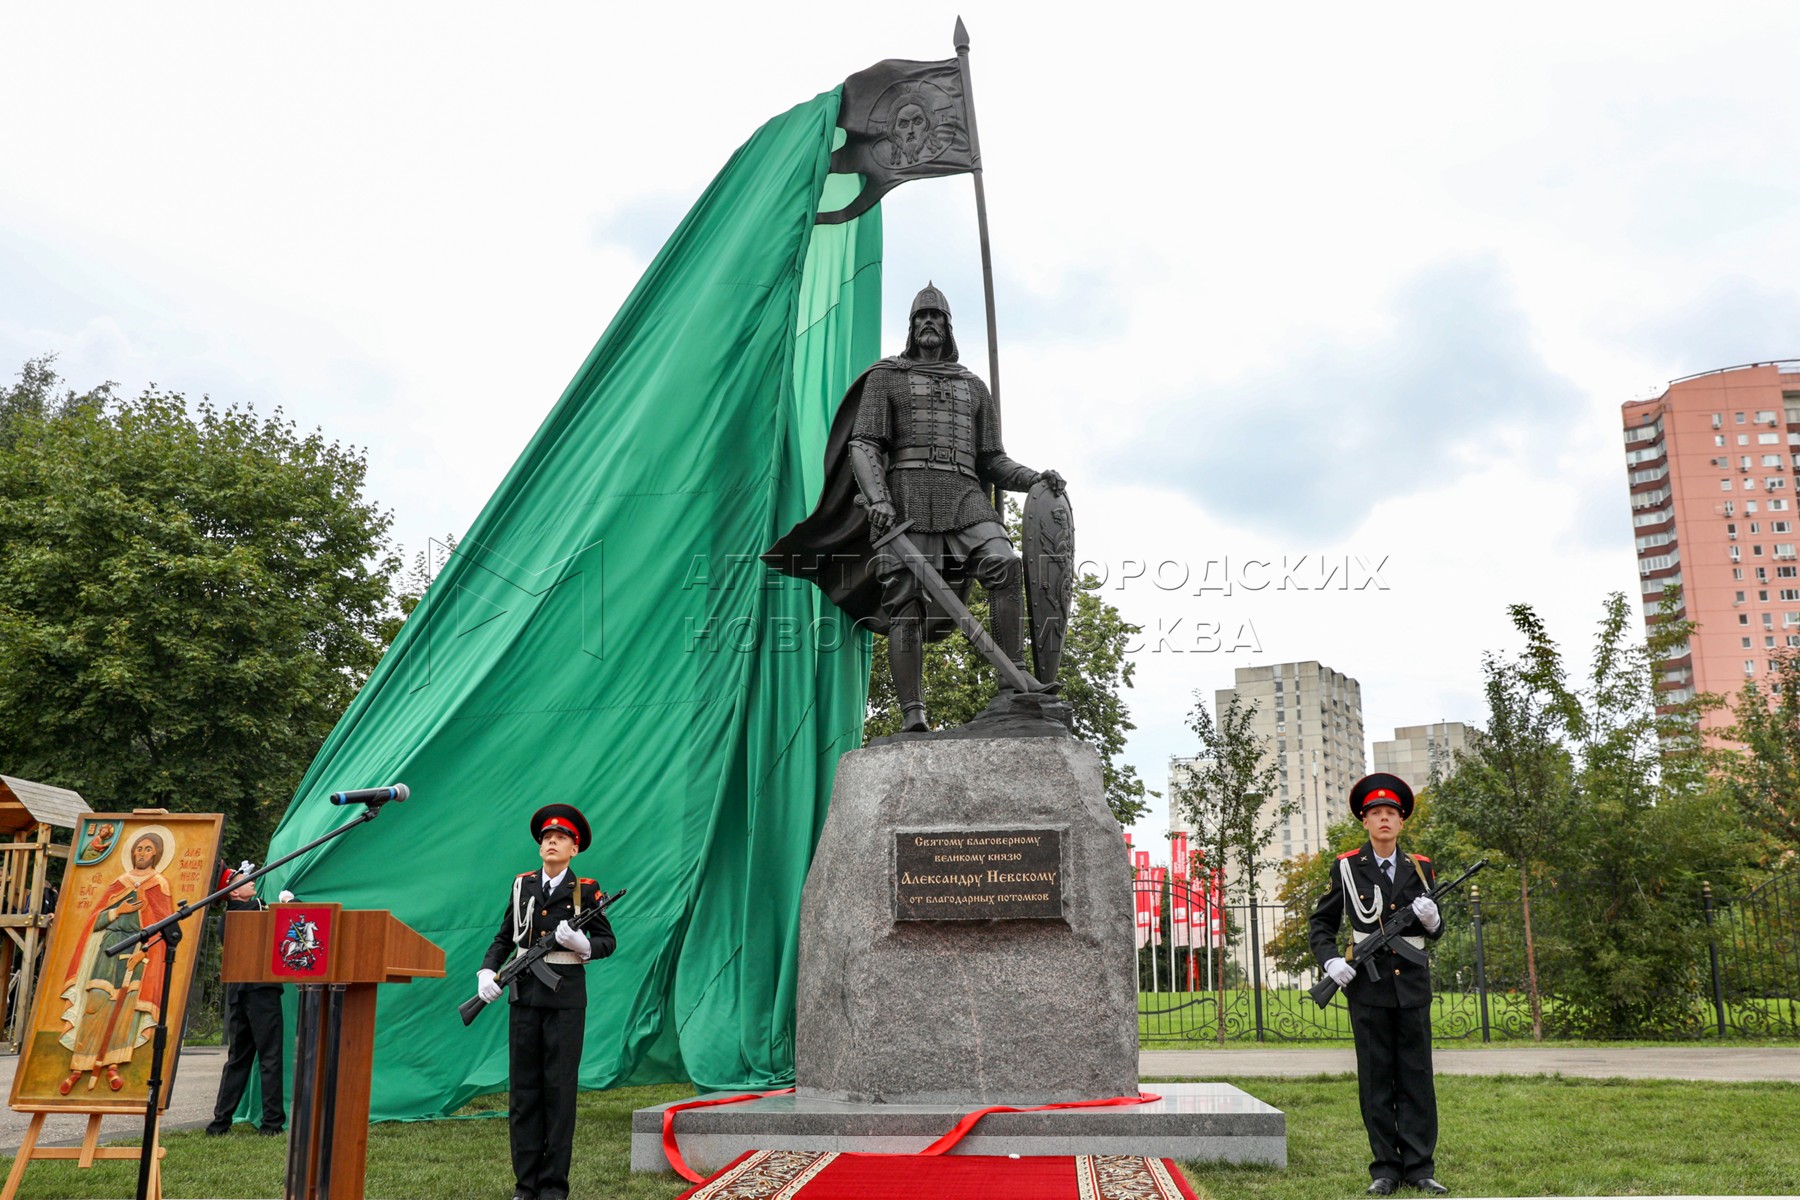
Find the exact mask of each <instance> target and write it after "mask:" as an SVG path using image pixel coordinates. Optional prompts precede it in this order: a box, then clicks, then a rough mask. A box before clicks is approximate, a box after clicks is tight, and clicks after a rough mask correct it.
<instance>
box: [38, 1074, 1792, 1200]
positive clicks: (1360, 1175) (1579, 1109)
mask: <svg viewBox="0 0 1800 1200" xmlns="http://www.w3.org/2000/svg"><path fill="white" fill-rule="evenodd" d="M1229 1082H1232V1083H1235V1084H1237V1085H1238V1086H1239V1087H1242V1088H1244V1089H1245V1090H1246V1091H1248V1092H1250V1093H1252V1094H1253V1095H1255V1096H1257V1097H1258V1098H1260V1099H1262V1100H1265V1101H1267V1102H1268V1103H1270V1104H1273V1105H1275V1106H1276V1107H1277V1108H1280V1109H1282V1110H1283V1111H1284V1112H1286V1113H1287V1115H1288V1167H1287V1169H1286V1170H1285V1171H1278V1170H1274V1169H1271V1168H1266V1167H1229V1166H1221V1165H1216V1164H1199V1163H1184V1164H1182V1167H1183V1170H1184V1171H1185V1172H1186V1174H1187V1176H1188V1179H1189V1181H1190V1182H1192V1183H1193V1185H1194V1187H1195V1190H1196V1191H1197V1192H1199V1193H1200V1194H1201V1195H1202V1196H1206V1195H1211V1196H1215V1197H1220V1198H1221V1200H1223V1198H1225V1197H1231V1198H1232V1200H1239V1198H1244V1200H1263V1198H1267V1200H1288V1198H1290V1197H1291V1198H1293V1200H1303V1198H1304V1200H1313V1198H1315V1197H1332V1196H1342V1197H1352V1196H1359V1195H1361V1193H1362V1189H1363V1187H1364V1186H1366V1184H1367V1176H1366V1166H1367V1161H1368V1145H1367V1142H1366V1141H1365V1139H1364V1137H1363V1132H1362V1123H1361V1121H1360V1120H1359V1119H1358V1117H1357V1109H1356V1081H1355V1079H1354V1078H1352V1077H1349V1076H1320V1077H1314V1078H1310V1079H1231V1080H1229ZM690 1094H691V1089H689V1088H686V1087H678V1086H667V1087H652V1088H628V1089H620V1090H618V1091H612V1092H590V1093H584V1094H583V1096H582V1098H581V1109H580V1117H579V1125H578V1126H577V1130H576V1146H575V1178H574V1179H573V1180H572V1183H573V1184H574V1189H573V1193H572V1194H573V1195H574V1196H575V1197H577V1200H613V1198H623V1200H673V1197H675V1196H678V1195H679V1194H680V1193H681V1192H682V1191H684V1190H685V1189H686V1187H687V1186H688V1185H686V1184H684V1183H682V1182H681V1181H680V1180H678V1179H676V1178H675V1177H674V1176H673V1175H657V1176H641V1175H640V1176H635V1177H634V1176H632V1175H631V1173H630V1171H629V1169H628V1164H629V1162H630V1143H631V1128H630V1125H631V1112H632V1110H633V1109H636V1108H642V1107H644V1106H646V1105H650V1104H660V1103H662V1102H664V1101H667V1100H674V1099H679V1098H682V1097H684V1096H687V1095H690ZM485 1103H486V1106H487V1107H489V1108H492V1107H493V1104H494V1103H495V1098H488V1099H487V1101H486V1102H485ZM1438 1104H1439V1109H1440V1117H1441V1123H1442V1130H1441V1135H1440V1138H1439V1158H1438V1173H1439V1175H1440V1176H1441V1177H1442V1178H1443V1179H1444V1181H1445V1182H1446V1183H1448V1184H1450V1186H1451V1187H1452V1188H1454V1189H1455V1192H1454V1193H1453V1194H1460V1195H1464V1196H1471V1195H1473V1196H1536V1195H1548V1194H1562V1195H1625V1194H1633V1193H1635V1194H1643V1195H1656V1194H1662V1195H1670V1194H1680V1193H1686V1194H1690V1195H1692V1194H1758V1193H1761V1194H1767V1193H1772V1192H1793V1191H1796V1190H1797V1189H1800V1138H1796V1137H1795V1136H1794V1134H1793V1131H1794V1130H1795V1129H1797V1128H1800V1088H1796V1087H1794V1086H1793V1085H1791V1084H1772V1083H1771V1084H1761V1083H1684V1082H1666V1081H1660V1080H1585V1079H1562V1078H1546V1077H1542V1076H1539V1077H1533V1078H1479V1077H1471V1076H1442V1077H1440V1078H1439V1079H1438ZM167 1145H168V1150H169V1155H168V1159H167V1160H166V1165H165V1168H164V1171H165V1175H164V1178H165V1181H166V1187H167V1193H168V1195H169V1196H170V1197H182V1198H195V1197H225V1198H239V1197H265V1196H278V1195H280V1193H281V1172H282V1156H283V1153H284V1149H283V1145H282V1143H281V1142H279V1141H276V1140H275V1139H272V1138H261V1137H257V1136H256V1135H255V1134H254V1132H252V1131H251V1129H250V1128H249V1127H248V1126H239V1127H238V1131H237V1132H236V1133H234V1134H233V1135H232V1136H230V1137H226V1138H205V1137H202V1136H201V1135H200V1133H199V1132H198V1131H194V1132H184V1133H176V1134H171V1135H169V1137H168V1138H167ZM136 1182H137V1168H136V1164H135V1163H129V1162H127V1163H114V1164H101V1165H99V1166H96V1167H94V1168H93V1169H91V1170H88V1171H78V1170H76V1169H75V1168H74V1167H73V1166H72V1165H71V1164H67V1163H33V1164H32V1165H31V1167H30V1168H29V1169H28V1170H27V1172H26V1175H25V1186H24V1189H23V1192H22V1194H23V1195H25V1196H31V1197H45V1196H54V1197H68V1198H69V1200H78V1198H81V1197H107V1198H115V1200H116V1198H117V1197H121V1196H129V1195H131V1194H132V1191H133V1189H134V1188H135V1186H136ZM511 1184H512V1174H511V1172H510V1170H509V1169H508V1166H507V1149H506V1122H505V1121H504V1120H503V1119H500V1120H495V1119H489V1120H458V1121H436V1122H418V1123H414V1124H385V1125H377V1126H376V1127H375V1128H374V1130H373V1132H372V1134H371V1136H370V1141H369V1195H370V1196H371V1197H374V1198H377V1200H400V1198H408V1200H410V1198H415V1197H431V1198H433V1200H437V1198H443V1200H462V1198H464V1197H467V1198H470V1200H485V1198H488V1197H493V1198H495V1200H504V1198H505V1197H507V1196H509V1195H510V1194H511V1190H510V1189H511ZM1402 1194H1403V1195H1416V1193H1402Z"/></svg>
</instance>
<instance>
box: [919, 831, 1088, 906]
mask: <svg viewBox="0 0 1800 1200" xmlns="http://www.w3.org/2000/svg"><path fill="white" fill-rule="evenodd" d="M1062 874H1063V865H1062V832H1061V830H1057V829H951V830H945V829H911V830H907V829H903V830H898V831H896V832H895V834H894V919H895V920H896V921H993V920H1016V919H1021V918H1025V919H1039V920H1044V919H1048V920H1059V919H1061V917H1062V915H1063V906H1062V884H1063V879H1062Z"/></svg>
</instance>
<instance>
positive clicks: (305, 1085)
mask: <svg viewBox="0 0 1800 1200" xmlns="http://www.w3.org/2000/svg"><path fill="white" fill-rule="evenodd" d="M443 974H444V951H443V949H442V948H441V947H439V946H436V945H434V944H432V943H431V942H430V941H428V940H427V939H426V938H424V937H422V936H421V935H419V934H418V933H415V932H414V931H413V930H411V929H409V928H408V927H407V926H406V925H404V924H402V923H401V922H400V921H397V920H395V919H394V916H393V914H391V913H389V912H387V911H386V910H383V909H367V910H358V909H343V908H340V907H338V906H337V905H335V904H277V905H275V906H274V907H273V908H269V909H264V910H262V911H261V912H233V913H227V914H226V917H225V965H224V978H225V981H226V982H227V983H291V984H294V985H296V986H297V987H298V988H299V991H300V1017H299V1021H298V1023H297V1026H296V1032H295V1037H294V1066H293V1071H294V1089H293V1091H294V1100H293V1107H292V1110H291V1111H290V1112H289V1114H288V1165H287V1180H286V1185H285V1192H284V1195H285V1196H286V1200H327V1198H329V1200H362V1196H363V1169H364V1165H365V1159H366V1156H367V1154H368V1145H369V1077H370V1067H371V1064H372V1063H373V1061H374V1056H375V988H376V985H378V984H383V983H410V982H412V981H413V980H414V979H416V978H419V977H421V976H423V977H425V978H431V979H441V978H442V977H443Z"/></svg>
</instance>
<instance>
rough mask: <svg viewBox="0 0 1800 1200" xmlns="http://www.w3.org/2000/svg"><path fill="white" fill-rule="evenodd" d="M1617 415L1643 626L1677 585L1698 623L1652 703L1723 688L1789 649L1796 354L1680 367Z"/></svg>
mask: <svg viewBox="0 0 1800 1200" xmlns="http://www.w3.org/2000/svg"><path fill="white" fill-rule="evenodd" d="M1622 415H1623V418H1624V427H1625V465H1626V471H1627V472H1628V473H1629V478H1630V481H1631V483H1630V488H1631V521H1632V525H1633V526H1634V527H1635V532H1636V536H1637V553H1638V576H1639V578H1640V580H1641V581H1642V587H1641V590H1642V594H1643V605H1644V620H1645V624H1646V625H1647V626H1648V625H1649V624H1651V623H1652V618H1654V616H1655V615H1656V613H1657V611H1658V608H1659V605H1660V603H1661V601H1662V599H1663V595H1664V592H1665V590H1666V589H1667V588H1668V587H1669V586H1670V585H1671V584H1679V585H1681V597H1682V603H1683V608H1682V610H1681V612H1680V615H1685V616H1687V617H1688V619H1690V620H1692V621H1694V622H1695V623H1696V624H1697V625H1698V626H1699V628H1698V629H1697V630H1696V632H1695V633H1694V635H1693V637H1692V638H1690V639H1689V642H1688V645H1687V647H1686V650H1685V652H1683V653H1680V654H1678V655H1676V656H1675V657H1674V658H1672V659H1670V660H1669V661H1668V663H1667V664H1666V666H1665V670H1664V674H1663V679H1662V684H1661V686H1662V688H1663V689H1664V695H1665V698H1667V699H1668V700H1671V701H1679V700H1685V699H1687V698H1689V697H1691V696H1693V695H1694V693H1695V692H1716V693H1719V694H1721V695H1726V696H1729V695H1731V694H1732V693H1734V692H1736V691H1737V690H1738V689H1739V688H1740V687H1742V686H1743V684H1744V683H1745V681H1747V680H1750V679H1759V678H1762V677H1764V676H1766V675H1767V674H1768V672H1769V670H1770V669H1771V661H1770V660H1771V659H1772V658H1773V657H1774V656H1775V653H1776V652H1777V651H1779V650H1785V649H1788V648H1800V556H1797V555H1796V547H1797V546H1800V533H1796V532H1795V522H1796V520H1800V517H1797V516H1796V511H1795V501H1796V494H1795V489H1794V484H1793V482H1792V480H1793V478H1794V475H1795V470H1796V468H1800V361H1787V362H1778V363H1757V364H1753V365H1750V366H1743V367H1727V368H1724V369H1723V370H1718V371H1709V372H1707V373H1705V374H1703V375H1690V376H1688V377H1687V378H1685V379H1677V380H1675V381H1674V382H1673V383H1671V384H1670V385H1669V387H1668V390H1667V391H1665V392H1664V393H1663V394H1662V395H1660V396H1658V397H1656V398H1655V399H1654V400H1638V401H1633V402H1631V403H1629V404H1626V405H1624V406H1622ZM1730 722H1731V714H1730V712H1729V711H1725V710H1715V711H1714V712H1712V713H1709V714H1708V715H1707V717H1706V719H1705V720H1704V722H1703V724H1704V725H1706V726H1707V727H1709V728H1717V727H1720V726H1723V725H1727V724H1730Z"/></svg>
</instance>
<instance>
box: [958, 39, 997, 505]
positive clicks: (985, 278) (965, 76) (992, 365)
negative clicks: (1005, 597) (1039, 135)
mask: <svg viewBox="0 0 1800 1200" xmlns="http://www.w3.org/2000/svg"><path fill="white" fill-rule="evenodd" d="M954 37H955V41H956V65H957V69H958V70H959V71H960V72H961V74H962V87H963V105H964V106H965V108H967V110H968V113H969V158H970V160H971V161H973V162H974V164H975V169H974V170H973V171H972V172H970V174H972V175H973V176H974V177H975V224H976V227H977V228H978V229H979V230H980V233H981V294H982V300H983V301H984V302H985V304H986V306H987V344H988V393H989V394H990V395H992V396H993V398H994V435H995V437H996V439H998V438H1000V437H1001V431H1002V422H1001V419H1000V337H999V331H998V329H997V328H996V326H995V323H994V251H993V248H992V246H990V245H989V243H988V219H987V188H986V187H985V186H984V185H983V183H982V171H981V134H980V133H979V131H978V130H977V128H976V125H975V88H974V85H973V84H972V83H971V82H970V79H969V30H968V27H967V26H965V25H964V24H963V19H962V18H961V17H958V18H956V32H955V35H954ZM993 502H994V511H995V512H997V513H999V514H1000V520H1001V523H1002V524H1004V523H1005V521H1006V511H1005V510H1004V509H1002V508H1001V507H1000V488H999V485H997V484H996V485H995V487H994V490H993Z"/></svg>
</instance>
